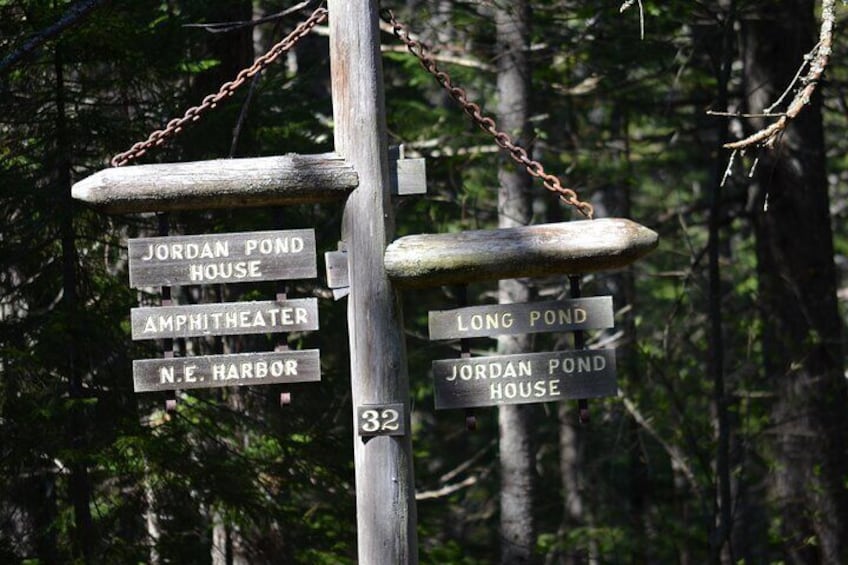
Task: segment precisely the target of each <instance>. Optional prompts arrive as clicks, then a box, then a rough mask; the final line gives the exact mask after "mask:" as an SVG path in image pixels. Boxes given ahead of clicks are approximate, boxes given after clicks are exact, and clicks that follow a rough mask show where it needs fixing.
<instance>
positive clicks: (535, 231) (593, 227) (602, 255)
mask: <svg viewBox="0 0 848 565" xmlns="http://www.w3.org/2000/svg"><path fill="white" fill-rule="evenodd" d="M658 239H659V238H658V236H657V233H656V232H654V231H653V230H651V229H648V228H646V227H645V226H642V225H640V224H637V223H636V222H633V221H631V220H627V219H622V218H606V219H600V220H584V221H575V222H562V223H557V224H541V225H535V226H526V227H517V228H505V229H495V230H474V231H465V232H460V233H440V234H420V235H409V236H406V237H402V238H400V239H398V240H396V241H394V242H393V243H391V244H390V245H389V246H388V248H387V249H386V253H385V266H386V273H387V274H388V276H389V278H390V279H391V280H392V281H393V282H394V283H395V284H397V285H398V286H401V287H407V288H417V287H427V286H438V285H445V284H465V283H470V282H477V281H481V280H487V279H488V280H495V279H509V278H522V277H545V276H550V275H557V274H578V273H590V272H597V271H608V270H614V269H620V268H622V267H626V266H627V265H629V264H630V263H632V262H633V261H635V260H636V259H639V258H640V257H642V256H643V255H645V254H647V253H648V252H650V251H651V250H652V249H654V248H655V247H656V246H657V242H658Z"/></svg>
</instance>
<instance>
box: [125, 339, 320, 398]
mask: <svg viewBox="0 0 848 565" xmlns="http://www.w3.org/2000/svg"><path fill="white" fill-rule="evenodd" d="M320 380H321V363H320V360H319V352H318V350H317V349H305V350H303V351H273V352H267V353H238V354H235V355H202V356H198V357H174V358H170V359H140V360H136V361H133V383H134V385H135V392H152V391H159V390H177V389H189V388H216V387H223V386H246V385H267V384H273V383H300V382H313V381H320Z"/></svg>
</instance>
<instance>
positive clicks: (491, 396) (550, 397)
mask: <svg viewBox="0 0 848 565" xmlns="http://www.w3.org/2000/svg"><path fill="white" fill-rule="evenodd" d="M615 374H616V370H615V350H614V349H591V350H581V351H554V352H551V353H525V354H515V355H498V356H491V357H475V358H465V359H446V360H441V361H433V378H434V380H435V399H436V409H437V410H442V409H450V408H474V407H478V406H498V405H501V404H532V403H536V402H551V401H558V400H568V399H577V398H597V397H602V396H615V395H616V393H617V390H618V389H617V386H616V381H615Z"/></svg>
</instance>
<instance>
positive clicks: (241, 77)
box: [112, 8, 327, 167]
mask: <svg viewBox="0 0 848 565" xmlns="http://www.w3.org/2000/svg"><path fill="white" fill-rule="evenodd" d="M326 19H327V9H326V8H318V9H317V10H315V11H314V12H312V14H311V15H310V16H309V18H307V19H306V20H304V21H303V22H301V23H300V24H298V26H297V27H296V28H295V29H294V31H292V32H291V33H290V34H289V35H287V36H286V37H285V38H283V40H282V41H280V42H279V43H277V44H276V45H274V46H273V47H271V49H269V50H268V52H267V53H265V54H264V55H262V56H261V57H259V58H258V59H256V61H254V62H253V64H252V65H251V66H250V67H247V68H246V69H242V70H241V71H240V72H239V73H238V75H236V78H235V79H234V80H232V81H230V82H225V83H224V84H222V85H221V88H220V89H219V90H218V92H217V93H216V94H210V95H208V96H206V97H205V98H204V99H203V100H202V101H201V103H200V104H199V105H198V106H193V107H191V108H189V109H188V110H187V111H186V113H185V114H184V115H183V117H182V118H174V119H173V120H171V121H169V122H168V124H167V125H166V126H165V128H164V129H160V130H156V131H154V132H153V133H151V134H150V136H149V137H148V138H147V139H146V140H144V141H139V142H138V143H136V144H134V145H133V146H132V147H130V148H129V149H128V150H127V151H124V152H123V153H119V154H117V155H115V156H114V157H112V166H113V167H120V166H123V165H126V164H127V163H129V162H131V161H134V160H135V159H138V158H139V157H141V156H142V155H144V154H145V153H147V151H148V149H151V148H153V147H158V146H159V145H162V144H163V143H165V141H167V140H168V139H169V138H171V137H174V136H176V135H178V134H179V133H180V132H181V131H182V130H183V128H184V127H185V126H186V124H188V123H190V122H196V121H197V120H199V119H200V115H201V114H203V113H204V112H206V111H207V110H211V109H212V108H214V107H215V106H217V105H218V103H219V102H221V101H222V100H225V99H227V98H229V97H230V96H232V95H233V94H234V93H235V91H236V89H237V88H239V87H240V86H241V85H242V84H244V83H245V81H247V79H249V78H252V77H253V76H255V75H256V74H257V73H260V72H262V71H263V70H264V69H265V68H266V67H267V66H268V65H270V64H271V63H273V62H274V61H275V60H276V59H277V58H278V57H279V56H280V55H283V54H284V53H286V52H287V51H289V50H291V48H292V47H294V46H295V45H296V44H297V42H298V41H300V40H301V39H302V38H303V37H305V36H306V35H308V34H309V32H311V31H312V29H313V28H314V27H315V26H317V25H318V24H320V23H322V22H324V21H325V20H326Z"/></svg>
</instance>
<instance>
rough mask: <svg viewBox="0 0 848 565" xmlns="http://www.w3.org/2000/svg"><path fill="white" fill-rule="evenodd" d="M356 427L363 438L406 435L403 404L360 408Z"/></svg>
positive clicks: (372, 405) (367, 405) (368, 405)
mask: <svg viewBox="0 0 848 565" xmlns="http://www.w3.org/2000/svg"><path fill="white" fill-rule="evenodd" d="M356 427H357V431H358V433H359V435H361V436H403V435H406V418H405V417H404V410H403V404H401V403H398V404H366V405H363V406H360V407H359V410H358V411H357V416H356Z"/></svg>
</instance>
